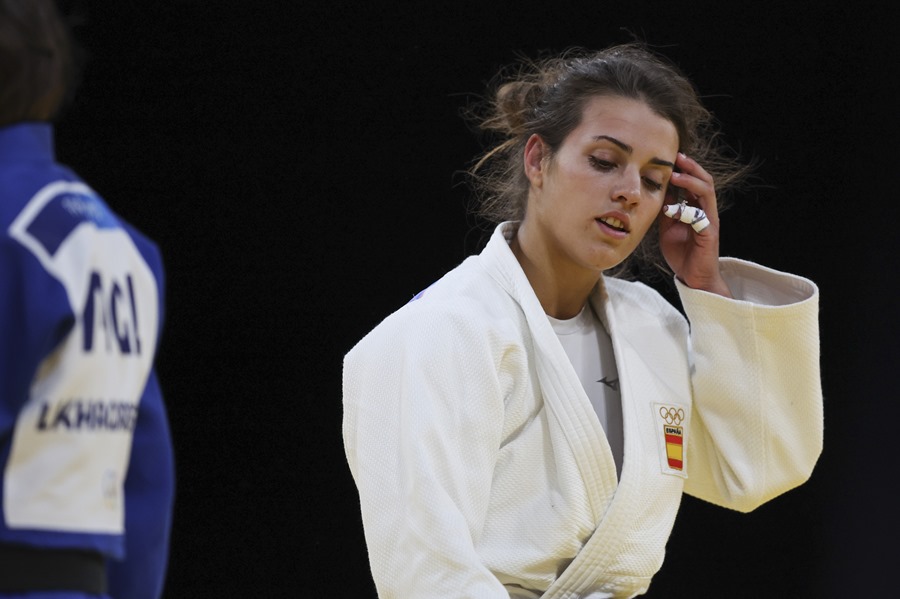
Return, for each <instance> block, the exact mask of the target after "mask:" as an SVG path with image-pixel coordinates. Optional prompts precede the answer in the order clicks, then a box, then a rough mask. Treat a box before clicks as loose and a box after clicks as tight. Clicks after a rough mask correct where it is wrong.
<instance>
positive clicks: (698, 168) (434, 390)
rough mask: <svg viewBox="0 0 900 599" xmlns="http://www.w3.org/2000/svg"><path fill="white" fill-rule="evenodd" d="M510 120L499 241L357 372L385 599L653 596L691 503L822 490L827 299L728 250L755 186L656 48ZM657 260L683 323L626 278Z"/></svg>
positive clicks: (506, 96) (529, 95)
mask: <svg viewBox="0 0 900 599" xmlns="http://www.w3.org/2000/svg"><path fill="white" fill-rule="evenodd" d="M491 106H492V110H491V111H490V112H488V113H487V114H485V115H484V119H483V121H482V123H481V125H482V127H484V128H485V129H487V130H489V131H492V132H494V133H496V134H499V141H498V143H497V145H496V146H494V147H492V148H490V149H489V150H488V151H487V152H486V153H485V154H484V156H482V158H481V160H480V161H478V163H477V164H476V166H475V167H474V169H473V172H474V174H475V176H476V178H475V181H476V182H477V184H478V185H479V186H480V187H479V189H478V191H479V192H480V195H479V197H481V198H482V201H483V203H482V207H483V214H484V215H486V216H487V217H489V218H493V219H494V220H495V222H497V226H496V229H495V231H494V233H493V236H492V237H491V238H490V240H489V242H488V243H487V246H486V247H485V248H484V250H483V251H482V252H481V253H480V254H479V255H476V256H471V257H469V258H468V259H466V260H465V261H464V262H463V263H462V264H460V265H459V266H458V267H456V268H455V269H453V270H451V271H450V272H449V273H447V274H446V275H445V276H443V277H442V278H441V279H440V280H438V281H436V282H435V283H434V284H433V285H431V286H430V287H428V288H427V289H426V290H424V291H423V292H422V293H420V294H418V295H417V296H416V297H415V299H414V300H413V301H411V302H409V303H408V304H407V305H405V306H403V307H402V308H400V309H399V310H397V311H396V312H395V313H394V314H392V315H390V316H388V317H387V318H386V319H385V320H384V321H383V322H381V323H380V324H379V325H378V326H377V327H375V329H374V330H372V331H371V332H370V333H369V334H368V335H366V336H365V338H363V339H362V340H361V341H360V342H359V343H358V344H357V345H356V346H355V347H354V348H353V349H352V350H351V351H350V352H349V353H348V354H347V356H346V358H345V360H344V374H343V393H344V399H343V401H344V421H343V436H344V444H345V449H346V455H347V459H348V462H349V466H350V469H351V472H352V474H353V476H354V479H355V481H356V484H357V487H358V490H359V496H360V505H361V510H362V519H363V524H364V529H365V536H366V542H367V545H368V551H369V560H370V566H371V570H372V574H373V577H374V580H375V584H376V586H377V589H378V592H379V595H380V596H381V597H383V598H395V597H396V598H413V597H415V598H417V599H418V598H422V597H441V598H446V597H477V598H488V597H496V598H504V599H507V598H509V597H530V598H534V597H543V598H545V599H551V598H562V597H567V598H574V597H590V598H592V599H598V598H601V597H633V596H636V595H640V594H642V593H644V592H646V590H647V589H648V587H649V585H650V582H651V579H652V577H653V575H654V573H656V572H657V571H658V570H659V568H660V566H661V564H662V561H663V556H664V548H665V545H666V541H667V539H668V537H669V534H670V532H671V530H672V526H673V522H674V519H675V515H676V513H677V511H678V506H679V503H680V500H681V497H682V494H683V493H688V494H690V495H693V496H695V497H698V498H701V499H704V500H706V501H709V502H712V503H714V504H718V505H721V506H724V507H727V508H731V509H734V510H740V511H750V510H753V509H754V508H756V507H758V506H759V505H761V504H763V503H765V502H767V501H769V500H771V499H773V498H774V497H777V496H778V495H780V494H782V493H784V492H786V491H788V490H789V489H791V488H794V487H796V486H797V485H799V484H801V483H803V482H804V481H806V480H807V479H808V477H809V476H810V474H811V472H812V469H813V467H814V465H815V464H816V461H817V459H818V456H819V454H820V452H821V449H822V422H823V417H822V393H821V384H820V373H819V334H818V319H817V303H818V290H817V287H816V286H815V285H814V284H813V283H812V282H811V281H809V280H807V279H805V278H802V277H799V276H795V275H792V274H787V273H783V272H778V271H775V270H772V269H770V268H766V267H764V266H760V265H757V264H754V263H750V262H747V261H743V260H740V259H735V258H722V257H720V256H719V226H720V221H719V213H718V206H717V198H718V197H719V196H720V195H721V194H722V191H723V190H725V188H726V187H728V185H729V183H731V182H732V181H734V180H735V177H736V176H737V175H739V174H740V171H741V169H740V167H739V166H737V165H734V164H732V163H731V162H730V161H729V160H728V159H727V158H726V157H725V153H723V152H722V151H721V150H720V148H719V146H718V145H717V137H716V135H715V127H714V126H713V121H712V118H711V115H710V113H709V112H708V111H707V110H706V109H704V107H703V106H702V105H701V103H700V101H699V99H698V96H697V93H696V91H695V89H694V87H693V86H692V84H691V83H690V82H689V81H688V80H687V79H686V78H685V77H684V76H683V75H682V74H681V73H680V71H679V70H678V69H677V68H676V67H675V66H674V65H672V64H671V63H669V62H668V61H666V60H665V59H663V58H661V57H658V56H656V55H655V54H653V53H651V52H649V51H648V50H647V49H646V48H644V47H642V46H640V45H627V46H619V47H613V48H610V49H607V50H605V51H601V52H596V53H585V52H581V53H569V54H567V55H563V56H560V57H557V58H554V59H549V60H544V61H542V62H538V63H533V64H529V65H525V66H523V67H522V69H520V70H519V71H518V72H517V73H515V75H514V76H513V77H511V78H507V79H506V80H503V81H501V82H500V84H499V85H498V86H497V88H496V92H495V93H494V95H493V102H492V104H491ZM655 256H656V257H659V259H658V261H659V263H660V264H663V263H664V265H666V266H667V267H668V268H669V269H670V271H671V273H672V274H673V279H674V285H675V286H676V287H677V292H678V294H679V297H680V301H681V304H682V306H683V311H684V313H683V314H682V312H681V311H680V310H678V309H676V308H675V307H673V306H672V305H671V304H670V303H668V302H667V301H666V300H665V299H664V298H663V297H662V296H660V295H659V294H658V293H657V292H655V291H654V290H652V289H651V288H650V287H648V286H646V285H645V284H642V283H640V282H637V281H631V280H627V276H622V275H623V274H625V275H627V273H628V272H631V270H629V269H628V268H626V267H627V266H628V265H629V264H630V260H633V259H638V258H639V259H642V260H645V261H647V260H649V261H653V260H654V259H655V258H654V257H655ZM617 272H618V273H619V276H616V275H615V273H617Z"/></svg>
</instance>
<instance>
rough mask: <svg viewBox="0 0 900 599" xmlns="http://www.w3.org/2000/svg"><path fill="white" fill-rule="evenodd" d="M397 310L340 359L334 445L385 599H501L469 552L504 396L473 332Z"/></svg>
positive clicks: (480, 337) (462, 322)
mask: <svg viewBox="0 0 900 599" xmlns="http://www.w3.org/2000/svg"><path fill="white" fill-rule="evenodd" d="M418 308H419V306H407V307H406V308H403V309H402V310H401V313H402V314H400V315H397V314H395V315H394V316H392V317H389V318H388V319H387V320H386V321H385V322H383V323H382V324H381V325H380V326H379V327H377V328H376V329H375V330H374V331H373V332H372V333H370V334H369V335H368V336H367V337H366V338H365V339H363V340H362V341H361V342H360V343H359V344H358V345H357V346H356V347H355V348H354V349H353V350H351V352H350V353H349V354H348V355H347V356H346V358H345V360H344V371H343V392H344V398H343V401H344V422H343V434H344V445H345V451H346V454H347V460H348V462H349V465H350V470H351V472H352V474H353V477H354V479H355V481H356V485H357V488H358V490H359V495H360V504H361V510H362V520H363V526H364V529H365V536H366V543H367V545H368V550H369V562H370V567H371V569H372V575H373V578H374V580H375V585H376V587H377V589H378V593H379V596H380V597H382V598H383V599H384V598H394V597H396V598H407V597H416V598H417V599H419V598H426V597H436V598H437V597H441V598H445V597H479V598H491V597H497V598H503V599H508V597H509V593H508V592H507V591H506V590H505V588H504V587H503V585H502V584H501V583H500V582H499V581H498V580H497V578H496V577H495V576H494V575H493V574H492V573H491V572H490V571H489V570H488V569H487V568H486V567H485V566H484V564H483V563H482V562H481V560H480V558H479V555H478V553H477V551H476V543H477V539H478V538H479V535H480V534H481V529H482V524H483V522H484V518H485V514H486V511H487V507H488V500H489V496H490V490H491V479H492V475H493V469H494V464H495V461H496V458H497V454H498V451H499V447H500V436H501V432H502V423H503V397H502V391H501V388H500V387H501V385H500V383H499V379H498V376H497V371H496V369H495V364H496V361H497V360H499V359H500V356H497V355H494V354H495V353H496V352H495V351H494V350H492V348H491V345H490V343H489V341H488V340H487V338H486V337H487V336H486V335H485V332H484V331H483V330H477V329H478V327H477V326H474V325H473V324H472V323H471V318H467V316H466V315H465V314H463V313H461V312H460V313H456V314H439V315H438V314H429V313H428V312H427V310H418Z"/></svg>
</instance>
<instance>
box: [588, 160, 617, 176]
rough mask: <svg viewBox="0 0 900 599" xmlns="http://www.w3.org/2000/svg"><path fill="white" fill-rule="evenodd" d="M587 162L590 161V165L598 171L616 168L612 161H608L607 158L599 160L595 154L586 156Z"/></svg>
mask: <svg viewBox="0 0 900 599" xmlns="http://www.w3.org/2000/svg"><path fill="white" fill-rule="evenodd" d="M588 162H590V163H591V166H592V167H594V168H595V169H597V170H598V171H602V172H604V173H606V172H609V171H611V170H613V169H614V168H616V164H615V163H614V162H610V161H608V160H601V159H599V158H597V157H596V156H588Z"/></svg>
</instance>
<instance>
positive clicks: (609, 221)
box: [597, 214, 630, 233]
mask: <svg viewBox="0 0 900 599" xmlns="http://www.w3.org/2000/svg"><path fill="white" fill-rule="evenodd" d="M597 221H598V222H601V223H603V224H604V225H606V226H607V227H609V228H611V229H614V230H616V231H621V232H622V233H628V232H629V231H630V227H629V224H628V217H627V216H625V215H624V214H622V215H618V216H617V215H612V214H605V215H603V216H601V217H598V218H597Z"/></svg>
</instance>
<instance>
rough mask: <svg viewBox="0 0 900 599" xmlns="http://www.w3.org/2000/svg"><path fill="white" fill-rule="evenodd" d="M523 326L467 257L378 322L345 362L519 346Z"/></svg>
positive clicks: (499, 291) (474, 259)
mask: <svg viewBox="0 0 900 599" xmlns="http://www.w3.org/2000/svg"><path fill="white" fill-rule="evenodd" d="M524 323H525V320H524V315H522V313H521V309H520V308H519V306H518V304H517V303H516V302H515V300H513V299H512V298H511V297H510V296H509V294H508V293H506V292H505V291H504V290H503V289H502V288H500V287H499V286H498V285H497V284H496V282H495V281H494V280H493V279H492V278H491V276H490V275H489V274H488V273H486V272H485V270H484V269H483V268H482V265H481V264H480V262H479V260H478V257H477V256H473V257H470V258H468V259H467V260H466V261H465V262H463V263H462V264H460V265H459V266H458V267H456V268H455V269H453V270H451V271H450V272H448V273H447V274H445V275H444V276H443V277H441V278H440V279H438V280H437V281H435V283H433V284H432V285H430V286H429V287H427V288H426V289H424V290H423V291H421V292H420V293H418V294H417V295H416V296H415V297H414V298H413V299H412V300H410V301H409V302H408V303H406V304H405V305H404V306H402V307H401V308H400V309H398V310H396V311H395V312H394V313H392V314H390V315H389V316H388V317H387V318H385V319H384V320H383V321H381V322H380V323H379V324H378V325H377V326H376V327H375V328H374V329H372V330H371V331H370V332H369V333H368V334H367V335H366V336H365V337H363V339H362V340H360V341H359V343H357V344H356V346H355V347H354V348H353V349H352V350H351V352H350V354H349V355H348V357H351V358H352V357H354V356H355V357H357V358H358V357H362V356H374V355H381V354H384V353H385V352H390V353H391V354H393V355H396V354H397V353H404V354H407V355H410V356H416V355H418V356H421V355H424V354H429V353H433V352H440V353H442V354H443V355H448V354H451V353H454V352H461V353H462V354H463V355H465V354H466V353H471V352H472V351H475V348H483V349H484V348H487V347H493V346H497V345H508V344H516V343H521V338H522V336H523V335H525V334H527V332H526V331H525V325H524Z"/></svg>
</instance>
